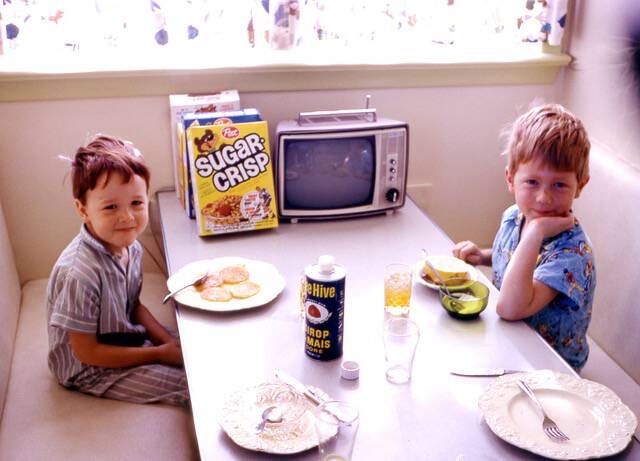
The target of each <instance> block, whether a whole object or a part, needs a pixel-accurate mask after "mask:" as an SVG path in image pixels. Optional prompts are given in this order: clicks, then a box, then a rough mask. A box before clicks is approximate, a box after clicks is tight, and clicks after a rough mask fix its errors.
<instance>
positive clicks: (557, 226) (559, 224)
mask: <svg viewBox="0 0 640 461" xmlns="http://www.w3.org/2000/svg"><path fill="white" fill-rule="evenodd" d="M575 223H576V218H575V217H574V216H573V213H571V212H567V213H566V214H565V215H563V216H549V217H546V216H545V217H541V218H535V219H532V220H531V222H530V223H529V226H527V227H528V228H529V229H530V231H531V232H535V233H536V234H538V235H539V236H540V237H541V238H542V239H546V238H549V237H554V236H556V235H558V234H560V233H561V232H564V231H566V230H569V229H571V228H573V226H574V225H575Z"/></svg>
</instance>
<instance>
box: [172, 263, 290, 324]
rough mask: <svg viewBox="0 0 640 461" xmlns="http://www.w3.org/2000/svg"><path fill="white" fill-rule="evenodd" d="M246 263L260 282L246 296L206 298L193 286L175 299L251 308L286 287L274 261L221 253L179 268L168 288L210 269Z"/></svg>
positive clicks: (207, 306)
mask: <svg viewBox="0 0 640 461" xmlns="http://www.w3.org/2000/svg"><path fill="white" fill-rule="evenodd" d="M238 264H241V265H244V266H245V267H246V269H247V271H249V280H251V281H253V282H256V283H257V284H258V285H260V291H259V292H258V293H257V294H255V295H254V296H251V297H249V298H245V299H235V298H234V299H232V300H230V301H221V302H214V301H207V300H206V299H203V298H202V297H201V296H200V292H199V291H198V290H196V289H195V288H194V287H189V288H186V289H185V290H183V291H181V292H180V293H178V294H177V295H176V296H175V297H174V299H175V300H176V301H177V302H179V303H180V304H183V305H185V306H191V307H196V308H198V309H204V310H207V311H216V312H227V311H237V310H242V309H251V308H253V307H258V306H262V305H264V304H267V303H268V302H270V301H272V300H273V299H275V298H276V297H277V296H278V295H279V294H280V292H281V291H282V290H283V289H284V286H285V281H284V277H283V276H282V275H281V274H280V272H278V269H276V268H275V266H273V265H272V264H269V263H267V262H264V261H258V260H255V259H245V258H238V257H231V256H230V257H222V258H216V259H203V260H200V261H194V262H192V263H189V264H187V265H186V266H184V267H182V268H180V270H178V271H177V272H176V273H175V274H173V275H172V276H171V277H169V280H167V287H168V288H169V291H173V290H176V289H178V288H180V287H181V286H184V285H186V284H188V283H191V282H192V281H193V280H195V279H197V278H198V277H199V276H200V275H202V274H204V273H205V272H207V271H220V270H221V269H222V268H224V267H226V266H234V265H238Z"/></svg>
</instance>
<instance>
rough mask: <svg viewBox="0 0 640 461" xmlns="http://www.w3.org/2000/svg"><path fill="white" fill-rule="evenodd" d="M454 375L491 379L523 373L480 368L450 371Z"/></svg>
mask: <svg viewBox="0 0 640 461" xmlns="http://www.w3.org/2000/svg"><path fill="white" fill-rule="evenodd" d="M449 373H451V374H452V375H456V376H473V377H490V376H502V375H508V374H510V373H521V371H520V370H505V369H504V368H478V369H472V370H468V371H458V370H455V371H450V372H449Z"/></svg>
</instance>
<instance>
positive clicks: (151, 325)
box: [131, 303, 176, 345]
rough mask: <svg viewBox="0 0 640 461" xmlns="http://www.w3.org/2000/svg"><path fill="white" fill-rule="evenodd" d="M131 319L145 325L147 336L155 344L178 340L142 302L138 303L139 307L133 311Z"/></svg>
mask: <svg viewBox="0 0 640 461" xmlns="http://www.w3.org/2000/svg"><path fill="white" fill-rule="evenodd" d="M131 320H133V322H134V323H138V324H140V325H142V326H144V327H145V329H146V330H147V336H148V337H149V339H150V340H151V342H152V343H153V344H155V345H160V344H166V343H168V342H176V338H174V337H173V336H172V335H171V333H169V332H168V331H167V329H166V328H165V327H164V326H163V325H162V324H161V323H160V322H158V321H157V320H156V318H155V317H154V316H153V314H152V313H151V312H149V309H147V308H146V306H145V305H144V304H142V303H138V307H137V308H136V309H135V310H134V311H133V312H132V313H131Z"/></svg>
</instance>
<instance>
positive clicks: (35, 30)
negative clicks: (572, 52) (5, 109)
mask: <svg viewBox="0 0 640 461" xmlns="http://www.w3.org/2000/svg"><path fill="white" fill-rule="evenodd" d="M566 11H567V0H546V1H543V0H393V1H387V0H151V1H150V0H82V1H79V0H3V2H2V6H1V7H0V24H1V28H0V30H1V35H0V40H1V41H0V54H4V57H5V58H7V59H8V58H10V57H15V58H16V59H17V58H21V59H22V58H24V59H32V60H37V59H38V58H39V57H46V58H47V59H52V58H55V57H56V56H70V55H71V56H76V57H78V58H79V59H81V58H82V56H85V57H87V56H92V57H94V58H95V57H96V56H102V55H103V54H104V55H105V56H112V57H114V56H115V57H117V56H118V55H124V54H128V55H137V56H145V55H146V54H149V53H150V54H154V53H159V52H163V51H162V50H173V52H174V53H186V54H188V55H190V56H192V57H193V59H201V60H209V61H211V62H214V61H215V60H217V59H224V53H220V51H221V50H224V52H225V53H229V52H244V51H249V52H250V51H251V50H256V49H257V50H292V49H302V50H314V49H317V48H318V47H324V48H332V49H334V50H336V52H342V51H343V50H346V49H348V48H349V49H351V48H354V47H356V48H357V47H361V48H369V49H373V50H380V51H381V52H388V53H393V52H394V50H398V49H399V48H398V47H403V48H402V49H404V48H406V47H408V48H409V49H428V48H429V47H434V46H435V47H446V46H450V45H460V46H464V45H466V44H474V45H477V44H478V43H480V44H482V43H486V44H487V46H490V47H494V48H500V47H505V48H508V47H512V46H514V45H516V44H518V43H522V42H540V41H548V42H549V43H550V44H552V45H557V44H559V43H560V41H561V39H562V33H563V30H564V23H565V20H566Z"/></svg>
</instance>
